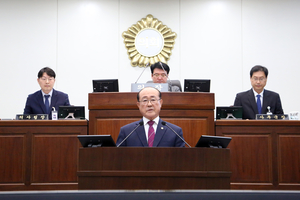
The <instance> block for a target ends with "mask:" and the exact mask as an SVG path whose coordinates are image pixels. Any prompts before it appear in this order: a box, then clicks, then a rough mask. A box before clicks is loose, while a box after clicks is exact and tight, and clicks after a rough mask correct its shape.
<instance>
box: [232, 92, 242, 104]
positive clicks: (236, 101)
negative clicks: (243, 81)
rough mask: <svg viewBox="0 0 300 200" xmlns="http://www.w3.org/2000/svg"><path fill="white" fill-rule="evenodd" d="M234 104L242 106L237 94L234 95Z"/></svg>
mask: <svg viewBox="0 0 300 200" xmlns="http://www.w3.org/2000/svg"><path fill="white" fill-rule="evenodd" d="M233 105H234V106H242V103H241V99H240V96H239V94H237V95H236V97H235V100H234V104H233Z"/></svg>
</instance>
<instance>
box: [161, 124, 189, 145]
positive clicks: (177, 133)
mask: <svg viewBox="0 0 300 200" xmlns="http://www.w3.org/2000/svg"><path fill="white" fill-rule="evenodd" d="M161 124H162V125H164V126H167V127H168V128H169V129H171V130H172V131H173V132H174V133H175V134H176V135H177V136H178V137H179V138H180V139H181V140H182V141H183V142H184V143H185V144H186V145H188V146H189V147H190V148H191V145H189V144H188V143H187V142H186V141H185V140H184V139H183V138H182V137H180V135H179V134H178V133H176V131H174V130H173V129H172V128H171V127H170V126H169V125H168V124H167V122H165V121H162V122H161Z"/></svg>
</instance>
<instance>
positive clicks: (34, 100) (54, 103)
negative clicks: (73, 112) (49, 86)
mask: <svg viewBox="0 0 300 200" xmlns="http://www.w3.org/2000/svg"><path fill="white" fill-rule="evenodd" d="M69 105H70V102H69V97H68V95H67V94H65V93H63V92H60V91H57V90H54V89H53V93H52V96H51V105H50V110H51V108H52V107H55V110H57V111H58V107H59V106H69ZM24 114H49V119H51V118H52V116H51V111H50V112H49V113H46V107H45V104H44V100H43V93H42V91H41V90H39V91H37V92H35V93H33V94H30V95H28V97H27V101H26V105H25V108H24Z"/></svg>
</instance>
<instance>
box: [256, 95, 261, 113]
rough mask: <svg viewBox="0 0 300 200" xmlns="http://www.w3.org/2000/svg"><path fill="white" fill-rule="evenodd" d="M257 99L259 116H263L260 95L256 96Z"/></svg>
mask: <svg viewBox="0 0 300 200" xmlns="http://www.w3.org/2000/svg"><path fill="white" fill-rule="evenodd" d="M256 97H257V101H256V104H257V110H258V114H261V101H260V95H259V94H258V95H256Z"/></svg>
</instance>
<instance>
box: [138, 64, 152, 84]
mask: <svg viewBox="0 0 300 200" xmlns="http://www.w3.org/2000/svg"><path fill="white" fill-rule="evenodd" d="M148 65H149V63H147V64H146V66H145V69H146V68H147V67H148ZM145 69H144V70H143V71H142V73H141V74H140V76H139V77H138V79H137V80H136V81H135V83H137V82H138V80H139V79H140V77H141V76H142V74H143V73H144V71H145Z"/></svg>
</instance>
